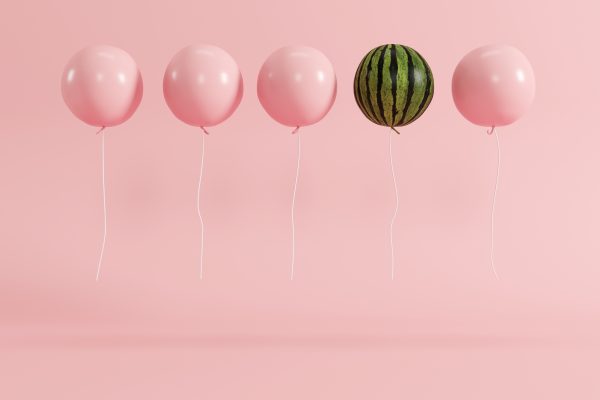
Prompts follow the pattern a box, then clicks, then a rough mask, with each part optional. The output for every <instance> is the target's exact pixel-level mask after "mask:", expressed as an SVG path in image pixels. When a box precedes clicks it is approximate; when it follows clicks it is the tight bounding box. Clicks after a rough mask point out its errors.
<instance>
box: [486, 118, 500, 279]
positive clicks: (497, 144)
mask: <svg viewBox="0 0 600 400" xmlns="http://www.w3.org/2000/svg"><path fill="white" fill-rule="evenodd" d="M494 130H495V129H494V128H493V127H492V131H491V132H489V134H490V135H492V134H494ZM495 136H496V147H497V150H498V158H497V160H498V161H497V164H496V184H495V185H494V198H493V200H492V214H491V218H490V220H491V224H490V228H491V234H490V240H491V243H490V262H491V264H492V271H494V275H495V276H496V279H498V280H500V277H499V276H498V273H497V272H496V265H495V264H494V219H495V214H496V194H497V193H498V181H499V179H500V138H499V136H498V132H496V134H495Z"/></svg>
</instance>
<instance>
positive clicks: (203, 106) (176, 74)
mask: <svg viewBox="0 0 600 400" xmlns="http://www.w3.org/2000/svg"><path fill="white" fill-rule="evenodd" d="M163 94H164V97H165V101H166V102H167V105H168V106H169V108H170V109H171V111H172V112H173V114H175V116H176V117H177V118H179V119H180V120H181V121H183V122H185V123H186V124H189V125H193V126H198V127H208V126H214V125H217V124H220V123H221V122H223V121H225V120H226V119H227V118H229V117H230V116H231V115H232V114H233V113H234V111H235V110H236V109H237V107H238V106H239V104H240V102H241V100H242V96H243V94H244V82H243V79H242V74H241V72H240V69H239V67H238V65H237V63H236V62H235V60H234V59H233V57H231V56H230V55H229V53H227V52H226V51H225V50H223V49H221V48H219V47H216V46H211V45H204V44H203V45H192V46H188V47H185V48H184V49H182V50H181V51H179V52H178V53H177V54H175V56H174V57H173V59H172V60H171V62H170V63H169V65H168V66H167V69H166V70H165V75H164V77H163Z"/></svg>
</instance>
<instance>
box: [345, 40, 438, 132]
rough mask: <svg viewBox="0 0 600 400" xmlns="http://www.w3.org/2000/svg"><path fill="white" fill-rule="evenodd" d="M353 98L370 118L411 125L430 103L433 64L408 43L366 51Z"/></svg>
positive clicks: (357, 73) (385, 122) (382, 122)
mask: <svg viewBox="0 0 600 400" xmlns="http://www.w3.org/2000/svg"><path fill="white" fill-rule="evenodd" d="M354 98H355V99H356V103H357V104H358V107H359V108H360V110H361V111H362V113H363V114H364V115H365V117H367V118H368V119H369V120H370V121H372V122H374V123H376V124H378V125H383V126H389V127H390V128H392V129H394V127H396V126H404V125H408V124H410V123H411V122H413V121H415V120H416V119H418V118H419V117H420V116H421V115H422V114H423V113H424V112H425V110H426V109H427V107H428V106H429V103H431V99H432V98H433V74H432V73H431V68H429V65H428V64H427V61H425V59H424V58H423V57H422V56H421V55H420V54H419V53H418V52H417V51H416V50H414V49H411V48H410V47H408V46H403V45H400V44H386V45H383V46H379V47H376V48H374V49H373V50H371V51H370V52H369V53H367V55H366V56H365V57H364V58H363V59H362V61H361V62H360V65H359V66H358V69H357V70H356V75H355V76H354ZM394 130H395V129H394ZM396 132H397V131H396Z"/></svg>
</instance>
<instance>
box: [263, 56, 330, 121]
mask: <svg viewBox="0 0 600 400" xmlns="http://www.w3.org/2000/svg"><path fill="white" fill-rule="evenodd" d="M336 93H337V82H336V77H335V71H334V69H333V65H331V62H330V61H329V60H328V59H327V57H326V56H325V54H323V53H322V52H321V51H319V50H317V49H315V48H312V47H308V46H285V47H282V48H280V49H278V50H276V51H275V52H274V53H273V54H271V55H270V56H269V57H268V58H267V60H266V61H265V62H264V64H263V66H262V67H261V69H260V72H259V73H258V84H257V94H258V99H259V100H260V104H262V106H263V108H264V109H265V111H266V112H267V113H268V114H269V115H270V116H271V118H273V119H274V120H275V121H277V122H279V123H281V124H283V125H287V126H293V127H302V126H308V125H312V124H315V123H317V122H319V121H320V120H321V119H322V118H323V117H324V116H325V115H326V114H327V113H328V112H329V110H330V109H331V107H332V106H333V102H334V101H335V96H336Z"/></svg>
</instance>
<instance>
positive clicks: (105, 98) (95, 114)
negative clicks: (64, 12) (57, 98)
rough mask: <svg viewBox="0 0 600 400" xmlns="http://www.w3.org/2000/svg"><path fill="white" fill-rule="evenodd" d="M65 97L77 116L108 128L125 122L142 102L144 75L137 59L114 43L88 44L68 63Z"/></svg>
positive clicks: (65, 76)
mask: <svg viewBox="0 0 600 400" xmlns="http://www.w3.org/2000/svg"><path fill="white" fill-rule="evenodd" d="M61 88H62V96H63V99H64V101H65V103H66V104H67V106H68V107H69V109H70V110H71V111H72V112H73V114H75V116H76V117H77V118H79V119H80V120H82V121H83V122H85V123H87V124H89V125H93V126H98V127H108V126H115V125H119V124H122V123H123V122H125V121H127V120H128V119H129V118H130V117H131V116H132V115H133V113H134V112H135V110H136V109H137V108H138V106H139V105H140V102H141V101H142V92H143V84H142V74H141V73H140V71H139V69H138V66H137V64H136V63H135V61H134V59H133V58H132V57H131V56H130V55H129V54H127V52H125V51H124V50H121V49H119V48H118V47H113V46H105V45H99V46H89V47H86V48H84V49H82V50H80V51H79V52H78V53H76V54H75V55H74V56H73V57H72V58H71V60H69V62H68V63H67V65H66V66H65V69H64V71H63V74H62V79H61Z"/></svg>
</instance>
